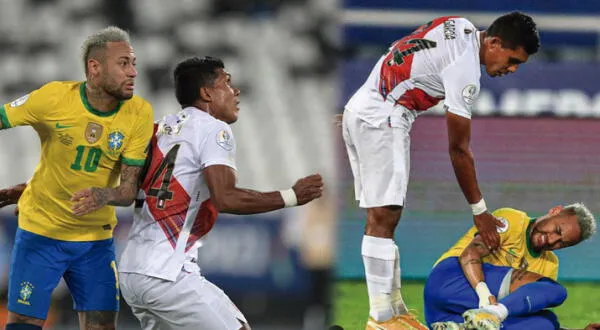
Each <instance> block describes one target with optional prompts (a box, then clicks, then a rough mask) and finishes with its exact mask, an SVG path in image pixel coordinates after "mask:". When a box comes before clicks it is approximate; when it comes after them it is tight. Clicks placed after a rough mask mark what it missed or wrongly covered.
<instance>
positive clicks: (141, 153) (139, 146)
mask: <svg viewBox="0 0 600 330" xmlns="http://www.w3.org/2000/svg"><path fill="white" fill-rule="evenodd" d="M140 113H141V118H139V120H137V121H136V123H137V127H136V128H135V130H134V132H133V136H132V137H131V140H130V141H129V143H128V144H127V146H125V149H124V150H123V153H122V154H121V162H122V163H123V164H125V165H130V166H144V163H145V161H146V154H147V152H148V142H149V141H150V138H152V134H153V132H154V114H153V112H152V106H151V105H150V103H148V102H144V103H143V106H142V111H140Z"/></svg>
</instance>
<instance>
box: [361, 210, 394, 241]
mask: <svg viewBox="0 0 600 330" xmlns="http://www.w3.org/2000/svg"><path fill="white" fill-rule="evenodd" d="M401 215H402V206H383V207H373V208H370V209H368V210H367V231H369V230H371V231H374V232H375V233H376V235H373V236H380V235H377V233H378V232H392V233H393V231H394V229H395V228H396V226H397V225H398V221H399V220H400V216H401Z"/></svg>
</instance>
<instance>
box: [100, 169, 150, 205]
mask: <svg viewBox="0 0 600 330" xmlns="http://www.w3.org/2000/svg"><path fill="white" fill-rule="evenodd" d="M141 171H142V167H140V166H129V165H125V164H123V165H122V168H121V183H120V184H119V186H118V187H117V188H116V189H115V190H114V194H113V198H111V199H110V201H109V202H108V204H109V205H114V206H128V205H130V204H131V203H132V202H133V200H134V199H135V196H136V194H137V190H138V177H139V175H140V173H141Z"/></svg>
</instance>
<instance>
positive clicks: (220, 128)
mask: <svg viewBox="0 0 600 330" xmlns="http://www.w3.org/2000/svg"><path fill="white" fill-rule="evenodd" d="M235 149H236V146H235V139H234V137H233V132H232V131H231V127H229V125H227V124H225V123H224V122H221V121H219V122H217V124H216V125H214V126H213V128H212V129H211V130H210V132H209V133H208V135H206V141H205V142H204V147H203V148H202V151H201V152H200V164H201V168H202V169H205V168H207V167H209V166H212V165H226V166H229V167H231V168H233V169H234V170H236V167H235Z"/></svg>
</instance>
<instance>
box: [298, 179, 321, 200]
mask: <svg viewBox="0 0 600 330" xmlns="http://www.w3.org/2000/svg"><path fill="white" fill-rule="evenodd" d="M292 189H294V193H296V199H297V200H298V205H304V204H306V203H308V202H310V201H312V200H313V199H316V198H319V197H321V194H322V193H323V178H322V177H321V175H320V174H312V175H309V176H307V177H304V178H302V179H299V180H298V181H296V184H294V186H293V187H292Z"/></svg>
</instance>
